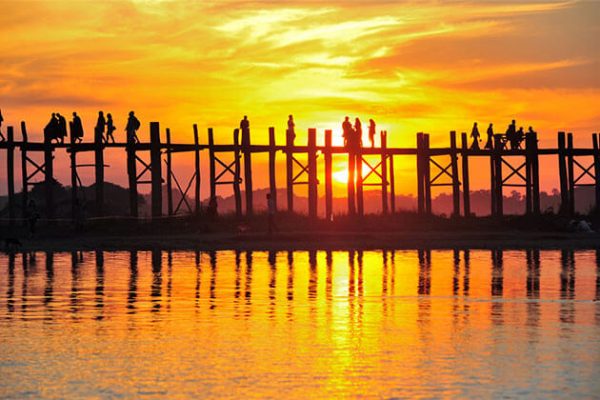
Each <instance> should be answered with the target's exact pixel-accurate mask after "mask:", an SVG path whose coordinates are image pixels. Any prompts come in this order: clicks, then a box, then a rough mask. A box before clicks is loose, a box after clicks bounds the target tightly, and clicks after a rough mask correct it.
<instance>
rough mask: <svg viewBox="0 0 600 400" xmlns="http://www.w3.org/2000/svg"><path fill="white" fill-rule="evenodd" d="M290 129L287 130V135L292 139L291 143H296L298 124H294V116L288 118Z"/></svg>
mask: <svg viewBox="0 0 600 400" xmlns="http://www.w3.org/2000/svg"><path fill="white" fill-rule="evenodd" d="M287 125H288V128H287V134H288V136H287V137H289V138H290V139H289V140H290V142H292V143H293V142H294V139H296V129H295V128H296V124H295V123H294V116H293V115H291V114H290V115H289V116H288V122H287Z"/></svg>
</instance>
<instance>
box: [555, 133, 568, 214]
mask: <svg viewBox="0 0 600 400" xmlns="http://www.w3.org/2000/svg"><path fill="white" fill-rule="evenodd" d="M565 146H566V144H565V133H564V132H558V174H559V179H560V213H561V214H563V215H564V214H567V213H568V212H569V197H570V195H569V180H568V177H567V162H566V154H567V152H566V147H565Z"/></svg>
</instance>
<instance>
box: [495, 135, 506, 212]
mask: <svg viewBox="0 0 600 400" xmlns="http://www.w3.org/2000/svg"><path fill="white" fill-rule="evenodd" d="M494 139H495V143H494V153H493V154H494V194H495V199H496V200H495V203H496V209H495V211H496V212H495V215H496V216H498V217H501V216H502V215H504V204H503V203H504V197H503V195H502V185H503V183H502V144H501V143H500V137H497V136H496V137H494Z"/></svg>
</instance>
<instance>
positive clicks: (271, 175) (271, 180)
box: [267, 127, 277, 211]
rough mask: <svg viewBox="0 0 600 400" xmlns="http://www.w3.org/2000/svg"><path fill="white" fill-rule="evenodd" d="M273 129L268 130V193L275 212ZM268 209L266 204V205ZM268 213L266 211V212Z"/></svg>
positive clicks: (275, 153) (275, 184)
mask: <svg viewBox="0 0 600 400" xmlns="http://www.w3.org/2000/svg"><path fill="white" fill-rule="evenodd" d="M275 146H276V144H275V128H274V127H270V128H269V193H270V194H271V201H272V202H273V205H274V206H275V210H277V179H276V176H275V164H276V156H277V148H276V147H275ZM267 207H268V204H267ZM267 211H268V210H267Z"/></svg>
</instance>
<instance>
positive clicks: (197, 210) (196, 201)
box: [194, 124, 200, 215]
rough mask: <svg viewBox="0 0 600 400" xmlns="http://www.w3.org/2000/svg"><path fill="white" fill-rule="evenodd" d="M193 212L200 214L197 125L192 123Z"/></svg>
mask: <svg viewBox="0 0 600 400" xmlns="http://www.w3.org/2000/svg"><path fill="white" fill-rule="evenodd" d="M194 173H195V178H194V206H195V207H194V212H195V213H196V215H198V214H200V140H199V137H198V125H196V124H194Z"/></svg>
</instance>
